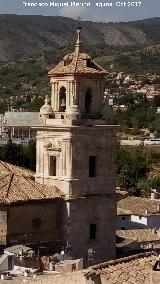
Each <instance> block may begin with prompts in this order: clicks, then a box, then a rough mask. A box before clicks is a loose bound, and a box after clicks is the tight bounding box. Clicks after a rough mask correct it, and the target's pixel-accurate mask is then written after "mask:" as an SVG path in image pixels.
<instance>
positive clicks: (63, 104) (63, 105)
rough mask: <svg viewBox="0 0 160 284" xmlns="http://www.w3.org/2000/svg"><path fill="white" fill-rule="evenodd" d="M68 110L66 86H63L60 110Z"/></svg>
mask: <svg viewBox="0 0 160 284" xmlns="http://www.w3.org/2000/svg"><path fill="white" fill-rule="evenodd" d="M65 110H66V88H65V87H61V88H60V91H59V111H61V112H64V111H65Z"/></svg>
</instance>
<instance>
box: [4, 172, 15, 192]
mask: <svg viewBox="0 0 160 284" xmlns="http://www.w3.org/2000/svg"><path fill="white" fill-rule="evenodd" d="M13 178H14V173H12V175H11V178H10V182H9V186H8V189H7V193H6V197H8V195H9V190H10V188H11V184H12V181H13Z"/></svg>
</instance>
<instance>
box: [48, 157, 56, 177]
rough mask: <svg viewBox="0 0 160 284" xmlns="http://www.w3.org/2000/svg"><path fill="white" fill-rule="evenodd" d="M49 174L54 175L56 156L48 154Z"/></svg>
mask: <svg viewBox="0 0 160 284" xmlns="http://www.w3.org/2000/svg"><path fill="white" fill-rule="evenodd" d="M49 175H50V176H56V156H50V171H49Z"/></svg>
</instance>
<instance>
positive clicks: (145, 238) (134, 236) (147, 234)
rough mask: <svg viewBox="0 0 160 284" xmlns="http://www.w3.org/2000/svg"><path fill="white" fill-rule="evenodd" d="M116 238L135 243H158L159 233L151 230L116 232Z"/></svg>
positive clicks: (159, 239)
mask: <svg viewBox="0 0 160 284" xmlns="http://www.w3.org/2000/svg"><path fill="white" fill-rule="evenodd" d="M117 236H119V237H121V238H125V239H130V240H135V241H137V242H152V241H160V232H159V231H155V230H151V229H137V230H136V229H133V230H117Z"/></svg>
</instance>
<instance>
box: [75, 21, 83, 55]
mask: <svg viewBox="0 0 160 284" xmlns="http://www.w3.org/2000/svg"><path fill="white" fill-rule="evenodd" d="M81 29H82V28H81V27H80V26H79V27H78V29H77V41H76V44H75V52H76V53H79V52H80V46H81V39H80V35H81Z"/></svg>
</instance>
